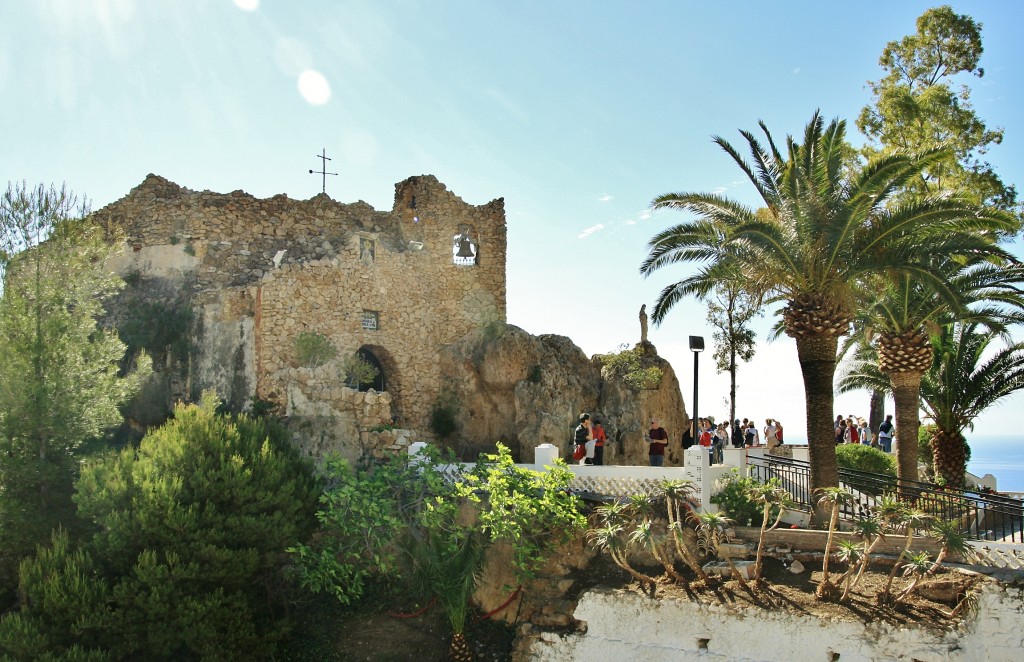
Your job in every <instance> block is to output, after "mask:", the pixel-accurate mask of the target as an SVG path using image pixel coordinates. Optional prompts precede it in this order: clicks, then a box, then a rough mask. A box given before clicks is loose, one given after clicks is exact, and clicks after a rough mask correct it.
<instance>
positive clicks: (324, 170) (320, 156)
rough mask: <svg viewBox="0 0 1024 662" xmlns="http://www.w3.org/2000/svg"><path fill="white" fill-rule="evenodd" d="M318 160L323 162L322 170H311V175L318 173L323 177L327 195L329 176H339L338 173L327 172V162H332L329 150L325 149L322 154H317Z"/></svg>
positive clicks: (324, 190)
mask: <svg viewBox="0 0 1024 662" xmlns="http://www.w3.org/2000/svg"><path fill="white" fill-rule="evenodd" d="M316 158H318V159H320V160H321V161H323V165H322V166H320V170H310V171H309V174H311V175H312V174H313V173H316V174H318V175H322V176H323V192H324V193H327V175H337V174H338V173H336V172H327V162H328V161H330V160H331V157H329V156H327V149H326V148H324V149H323V153H322V154H317V155H316Z"/></svg>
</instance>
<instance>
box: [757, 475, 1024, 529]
mask: <svg viewBox="0 0 1024 662" xmlns="http://www.w3.org/2000/svg"><path fill="white" fill-rule="evenodd" d="M750 471H751V475H753V476H754V477H756V478H757V479H758V480H760V481H762V482H763V481H767V480H768V479H771V478H778V479H779V482H780V483H781V484H782V486H783V487H784V488H785V489H786V490H787V491H788V492H789V493H790V495H791V497H792V499H793V501H794V503H795V504H797V505H799V506H802V507H804V508H807V509H810V508H812V507H813V505H814V502H815V500H816V499H815V498H814V495H813V494H812V492H811V488H810V484H811V482H810V479H811V471H810V465H809V463H808V462H805V461H803V460H794V459H792V458H786V457H776V456H772V455H770V456H766V457H764V458H760V459H757V460H753V461H752V463H751V465H750ZM839 483H840V485H841V486H843V487H845V488H847V489H848V490H850V491H851V492H853V494H854V495H855V496H856V497H857V499H856V502H855V503H852V504H849V505H847V506H845V507H844V508H843V512H842V514H843V515H844V516H846V517H851V518H852V517H866V516H869V515H871V513H872V512H873V511H874V508H875V503H876V499H877V498H878V497H879V496H881V495H883V494H893V495H896V496H897V498H899V500H900V501H906V502H909V503H911V504H913V506H914V507H915V508H916V509H917V510H919V511H921V512H923V513H925V514H927V515H930V516H932V517H934V518H936V519H941V520H943V521H947V522H957V523H958V525H959V526H958V528H959V530H960V532H961V533H962V534H964V536H965V537H967V538H968V539H971V540H990V541H1000V542H1015V543H1016V542H1024V502H1022V501H1021V500H1020V499H1014V498H1013V497H1007V496H1003V495H1000V494H985V493H982V492H972V491H962V490H950V489H944V488H939V487H938V486H937V485H933V484H931V483H921V482H915V481H898V482H897V480H896V478H894V477H892V476H886V475H884V474H875V473H869V472H866V471H856V470H853V469H843V468H841V467H840V469H839Z"/></svg>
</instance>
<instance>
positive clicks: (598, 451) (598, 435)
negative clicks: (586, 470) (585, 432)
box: [591, 418, 608, 465]
mask: <svg viewBox="0 0 1024 662" xmlns="http://www.w3.org/2000/svg"><path fill="white" fill-rule="evenodd" d="M591 432H592V433H593V435H594V441H595V442H596V444H595V445H594V464H596V465H602V464H604V442H605V441H607V439H608V437H607V436H605V433H604V426H603V425H601V419H600V418H595V419H594V427H593V428H592V429H591Z"/></svg>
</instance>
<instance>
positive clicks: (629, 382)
mask: <svg viewBox="0 0 1024 662" xmlns="http://www.w3.org/2000/svg"><path fill="white" fill-rule="evenodd" d="M620 350H621V351H619V352H617V353H614V354H602V355H600V356H598V360H599V361H600V362H601V365H602V366H603V367H604V369H605V370H607V371H608V375H609V376H611V377H618V378H619V379H621V380H622V381H623V383H625V384H626V386H629V387H630V388H632V389H635V390H638V391H640V390H645V389H656V388H658V387H659V386H661V378H662V376H663V374H664V373H663V372H662V370H661V368H659V367H657V366H650V365H645V364H646V354H645V353H644V348H643V347H641V346H640V345H637V346H636V347H633V348H632V349H626V346H625V345H622V346H621V347H620Z"/></svg>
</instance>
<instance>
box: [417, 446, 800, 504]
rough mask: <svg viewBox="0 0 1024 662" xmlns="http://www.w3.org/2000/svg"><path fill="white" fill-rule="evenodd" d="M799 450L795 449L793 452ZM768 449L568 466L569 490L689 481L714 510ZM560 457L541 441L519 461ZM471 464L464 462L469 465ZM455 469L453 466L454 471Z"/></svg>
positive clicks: (637, 489) (539, 465) (643, 489)
mask: <svg viewBox="0 0 1024 662" xmlns="http://www.w3.org/2000/svg"><path fill="white" fill-rule="evenodd" d="M425 447H426V444H425V443H424V442H416V443H414V444H412V445H410V446H409V454H410V455H415V454H418V453H419V452H420V451H421V450H422V449H423V448H425ZM796 450H798V449H797V448H794V451H796ZM764 454H765V448H764V447H760V448H726V449H725V452H724V458H723V459H724V463H723V464H711V463H710V458H709V456H708V451H707V449H706V448H703V447H700V446H692V447H690V448H688V449H687V450H686V451H685V452H684V453H683V466H681V467H647V466H635V465H603V466H593V465H580V464H570V465H568V468H569V471H571V472H572V473H573V475H574V476H575V478H574V480H573V482H572V484H571V486H570V489H572V490H573V491H575V492H578V493H582V494H588V493H589V494H596V495H602V496H610V497H622V496H630V495H633V494H641V493H646V494H651V493H654V492H656V491H657V487H658V484H659V483H660V482H661V481H663V480H688V481H690V482H692V483H693V485H694V498H695V499H696V500H697V501H698V502H699V503H700V504H701V506H702V508H703V509H704V510H708V511H711V512H715V511H717V510H718V507H717V506H715V505H714V504H712V503H711V497H712V496H714V494H715V493H716V492H717V491H718V483H719V481H720V479H722V478H723V477H725V476H727V475H728V474H729V473H730V472H732V471H733V470H738V471H739V472H740V474H741V475H744V476H745V475H747V465H748V464H749V462H750V460H751V459H755V458H757V459H760V458H761V457H763V456H764ZM559 457H560V451H559V449H558V448H557V447H555V446H554V445H552V444H541V445H540V446H537V447H536V448H535V449H534V459H533V464H518V465H516V466H520V467H523V468H526V469H532V470H534V471H541V472H543V471H548V470H549V469H550V468H551V467H552V466H554V464H555V461H556V460H557V459H558V458H559ZM473 466H474V465H473V464H472V463H462V464H461V467H462V468H470V467H473ZM454 470H456V469H455V467H453V471H454Z"/></svg>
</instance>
